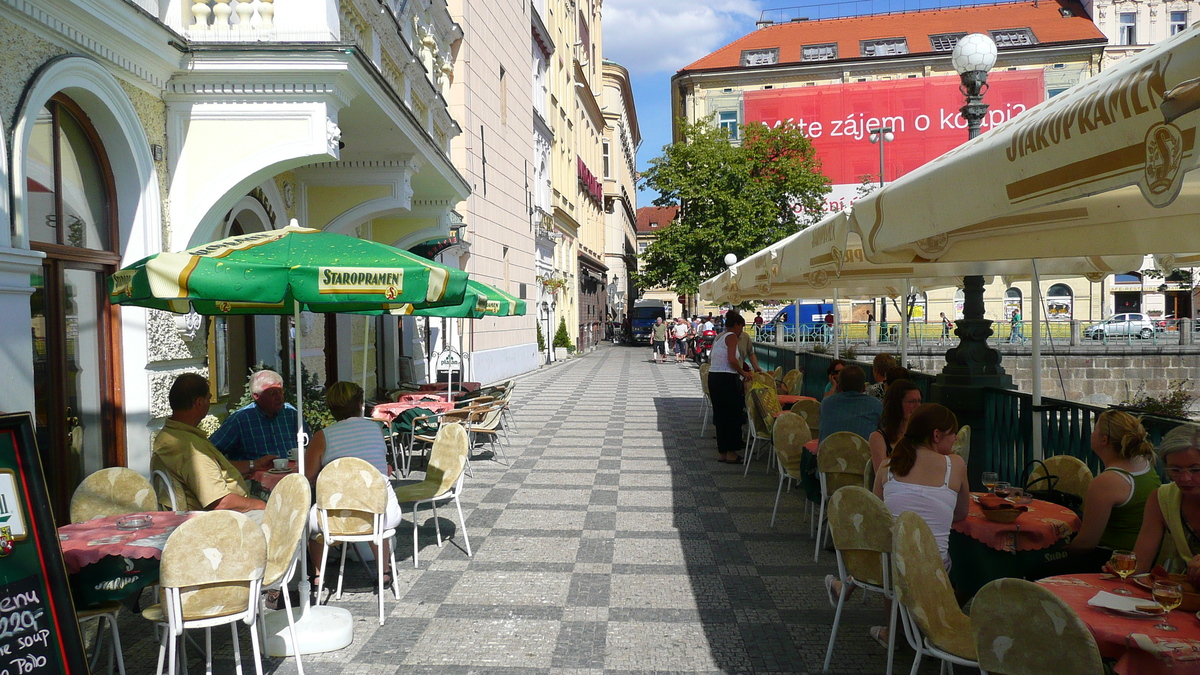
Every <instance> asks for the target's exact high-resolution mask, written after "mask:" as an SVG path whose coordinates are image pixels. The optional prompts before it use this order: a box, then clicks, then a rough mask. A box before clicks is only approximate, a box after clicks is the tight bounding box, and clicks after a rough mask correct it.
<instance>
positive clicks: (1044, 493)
mask: <svg viewBox="0 0 1200 675" xmlns="http://www.w3.org/2000/svg"><path fill="white" fill-rule="evenodd" d="M1036 465H1040V466H1041V467H1042V471H1044V472H1045V475H1044V476H1039V477H1037V478H1035V479H1033V481H1032V482H1030V480H1029V476H1030V474H1031V473H1032V472H1033V467H1034V466H1036ZM1021 482H1022V484H1024V485H1025V492H1026V494H1028V495H1029V496H1031V497H1033V498H1034V499H1041V500H1042V501H1047V502H1052V503H1054V504H1058V505H1059V506H1065V507H1067V508H1068V509H1071V510H1072V511H1074V512H1075V513H1077V514H1080V515H1081V516H1082V510H1083V497H1080V496H1079V495H1076V494H1071V493H1070V492H1063V491H1062V490H1059V489H1057V486H1058V476H1056V475H1054V474H1052V473H1050V469H1049V468H1048V467H1047V466H1046V463H1045V462H1043V461H1042V460H1040V459H1035V460H1033V461H1031V462H1029V463H1028V464H1026V465H1025V471H1024V472H1023V473H1022V474H1021ZM1042 483H1044V484H1045V486H1044V487H1035V486H1038V485H1040V484H1042Z"/></svg>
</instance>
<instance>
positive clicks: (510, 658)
mask: <svg viewBox="0 0 1200 675" xmlns="http://www.w3.org/2000/svg"><path fill="white" fill-rule="evenodd" d="M649 354H650V351H649V349H644V348H628V347H607V346H606V347H602V348H600V349H599V350H597V351H596V352H594V353H593V354H591V355H589V356H587V357H585V358H579V359H573V360H570V361H568V362H566V363H563V364H557V365H554V366H551V367H547V368H543V369H542V370H540V371H538V372H536V373H534V374H531V375H529V376H526V377H523V378H521V379H519V380H517V385H516V390H515V393H514V396H513V398H514V405H513V408H514V409H515V411H516V419H517V424H518V428H517V430H515V431H514V432H513V433H512V434H511V436H512V445H511V448H510V450H509V453H508V457H509V460H510V461H511V465H510V466H508V467H505V466H503V465H502V464H500V463H498V462H495V461H491V458H490V453H489V452H488V451H486V450H477V454H476V455H475V460H474V462H473V467H474V477H473V478H468V479H467V482H466V486H465V493H464V504H463V508H464V510H465V512H466V513H467V530H468V533H469V534H470V538H471V545H472V547H473V551H474V554H475V555H474V557H467V554H466V552H465V551H464V550H463V549H462V548H460V547H461V545H462V536H461V532H459V529H460V528H458V527H457V526H456V525H455V518H454V516H456V515H457V514H455V513H454V510H453V509H443V510H441V511H440V514H441V517H442V518H441V521H440V522H441V526H442V532H443V533H449V534H450V541H449V542H448V543H447V544H446V545H445V546H444V547H442V548H441V549H439V548H438V547H437V545H436V542H435V540H434V527H433V525H434V523H433V520H432V516H431V515H429V512H428V511H422V512H421V526H420V530H419V534H420V545H421V553H420V563H421V564H420V567H419V568H418V569H413V567H412V558H411V556H412V549H411V544H410V543H409V542H411V540H412V539H411V529H409V527H410V526H408V525H406V524H404V523H402V524H401V526H400V528H399V531H398V537H399V542H400V543H399V545H398V547H397V554H398V558H399V566H400V572H399V579H398V580H397V581H398V583H399V585H400V595H401V599H400V600H399V601H397V600H396V599H395V596H393V595H391V594H389V595H388V597H387V599H386V610H387V615H388V616H387V623H386V624H385V625H384V626H380V625H379V623H378V620H377V616H378V615H377V612H378V609H377V602H378V601H377V599H376V596H375V594H374V591H373V583H372V581H371V580H370V578H369V577H368V575H367V573H366V572H365V571H364V569H363V567H362V566H361V565H357V564H352V563H348V564H347V581H346V587H347V592H346V593H345V595H343V598H342V600H340V601H331V603H332V604H335V605H338V606H341V607H345V608H347V609H349V610H350V611H351V613H352V614H353V615H354V617H355V618H356V623H355V635H354V643H353V644H352V645H350V646H349V647H348V648H346V649H344V650H341V651H337V652H332V653H328V654H314V655H310V656H305V657H304V667H305V671H306V672H307V673H310V674H326V673H328V674H334V673H339V674H346V675H350V674H353V675H375V674H383V673H389V674H390V673H439V674H440V673H480V674H483V673H493V674H510V673H511V674H515V673H545V674H547V675H560V674H561V675H618V674H624V673H668V672H670V673H817V672H820V670H821V663H822V661H823V659H824V655H825V645H826V642H827V641H828V639H829V626H830V624H831V622H832V619H833V610H832V609H830V607H829V604H828V602H827V601H826V599H825V594H824V587H823V585H822V579H823V578H824V576H825V575H826V574H828V573H831V572H835V571H836V570H835V567H836V565H835V563H834V555H833V554H832V553H822V555H821V562H820V563H819V564H814V563H813V562H812V551H813V541H812V538H811V537H810V536H809V534H808V524H807V521H806V520H805V518H804V517H803V508H802V504H801V501H800V499H799V498H798V493H797V492H792V493H790V494H788V493H785V494H784V498H783V500H782V503H781V504H780V508H779V518H778V520H777V521H776V525H775V527H774V528H770V527H768V523H769V521H770V517H771V507H772V505H773V503H774V499H775V490H776V485H777V479H776V478H775V477H774V476H767V475H765V474H764V469H765V465H764V463H763V462H761V461H759V462H756V463H755V464H753V465H751V473H750V475H749V477H746V478H743V476H742V467H741V466H736V467H735V466H730V465H725V464H721V463H719V462H717V461H716V459H715V457H716V444H715V441H714V440H713V438H712V434H713V432H712V429H711V427H710V428H709V430H708V434H707V437H704V438H701V437H700V435H699V428H700V424H699V422H700V400H701V398H700V384H699V378H698V372H697V369H696V367H695V366H694V365H692V364H687V365H676V364H674V363H669V364H662V365H657V364H654V363H651V362H650V361H649V358H648V357H649ZM405 522H406V523H408V522H411V521H409V520H408V516H407V515H406V521H405ZM331 578H332V575H331ZM877 597H878V596H873V597H872V599H870V600H869V601H867V602H865V603H863V602H860V601H859V600H858V599H855V601H853V602H852V603H850V604H849V605H847V609H846V611H845V612H844V614H843V618H842V629H841V630H840V631H839V632H840V635H839V639H838V644H837V649H836V651H835V653H834V661H833V672H842V673H883V672H884V670H885V657H886V655H885V652H884V650H883V649H882V648H881V647H879V646H878V645H877V644H875V642H874V641H873V640H871V638H870V637H869V636H868V635H867V630H868V627H869V626H871V625H873V624H879V623H883V621H884V619H883V610H882V604H881V603H880V602H879V601H878V600H876V599H875V598H877ZM122 617H123V618H122V620H121V624H120V625H121V639H122V642H123V643H124V647H125V653H126V663H127V666H128V672H129V673H131V674H136V673H152V672H154V668H155V664H156V660H157V654H158V647H157V642H156V641H155V637H154V634H153V631H152V630H151V629H150V626H149V624H148V622H147V621H145V620H143V619H141V618H140V617H137V616H133V615H131V614H129V613H123V614H122ZM248 637H249V636H248V635H247V634H246V632H245V628H244V627H243V629H242V640H241V645H242V651H243V654H245V655H246V656H247V657H248V656H249V639H248ZM197 640H198V641H199V643H200V644H203V636H201V635H197ZM901 642H903V640H901ZM213 643H214V650H215V651H216V652H217V659H218V662H217V670H218V672H232V671H233V669H232V651H231V650H232V647H231V641H230V639H229V632H228V630H227V629H224V628H222V629H217V630H215V631H214V634H213ZM190 652H191V655H192V660H191V667H192V669H193V672H203V670H202V668H203V665H202V663H201V662H200V655H198V654H197V653H196V650H194V649H192V650H190ZM912 658H913V653H912V651H911V650H909V649H908V648H907V647H902V648H898V650H897V661H896V672H898V673H899V672H907V671H908V669H909V668H910V667H911V663H912ZM247 665H249V664H248V663H247ZM263 665H264V671H265V672H269V673H294V672H296V667H295V663H294V661H293V660H291V659H271V658H266V659H264V664H263ZM959 670H960V671H961V670H963V669H959ZM935 671H936V665H935V664H933V663H929V662H928V661H927V662H926V664H924V668H923V669H922V672H930V673H932V672H935ZM248 672H253V671H252V670H251V671H248Z"/></svg>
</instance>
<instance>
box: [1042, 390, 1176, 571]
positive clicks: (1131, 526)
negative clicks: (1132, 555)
mask: <svg viewBox="0 0 1200 675" xmlns="http://www.w3.org/2000/svg"><path fill="white" fill-rule="evenodd" d="M1091 443H1092V452H1093V453H1095V454H1096V456H1097V457H1099V458H1100V462H1101V463H1103V464H1104V471H1101V472H1100V475H1098V476H1096V477H1095V478H1094V479H1092V483H1091V485H1089V486H1088V491H1087V495H1086V496H1085V497H1084V501H1083V504H1084V508H1083V525H1082V526H1081V527H1080V528H1079V533H1078V534H1076V535H1075V538H1074V539H1072V540H1071V543H1069V544H1067V553H1068V555H1067V557H1066V558H1063V559H1061V560H1056V561H1054V562H1051V563H1047V564H1045V565H1042V566H1040V567H1038V568H1037V569H1035V570H1033V572H1032V573H1031V574H1030V575H1029V578H1030V579H1032V580H1037V579H1041V578H1044V577H1048V576H1057V575H1059V574H1086V573H1093V572H1099V571H1100V569H1101V568H1102V567H1104V564H1105V563H1106V562H1108V560H1109V558H1111V557H1112V552H1113V551H1129V550H1133V547H1134V544H1136V543H1137V540H1138V532H1140V531H1141V529H1142V516H1143V513H1144V511H1145V509H1146V502H1147V500H1149V499H1150V495H1151V494H1153V493H1154V491H1155V490H1157V489H1158V487H1159V485H1161V484H1162V481H1160V480H1159V479H1158V473H1157V472H1156V471H1155V470H1154V446H1153V445H1151V444H1150V440H1149V438H1148V437H1147V436H1146V429H1145V428H1143V427H1142V423H1141V422H1140V421H1139V420H1138V418H1136V417H1134V416H1133V415H1130V414H1129V413H1127V412H1123V411H1120V410H1107V411H1105V412H1103V413H1101V414H1100V416H1099V417H1097V418H1096V426H1095V427H1094V428H1093V429H1092V439H1091Z"/></svg>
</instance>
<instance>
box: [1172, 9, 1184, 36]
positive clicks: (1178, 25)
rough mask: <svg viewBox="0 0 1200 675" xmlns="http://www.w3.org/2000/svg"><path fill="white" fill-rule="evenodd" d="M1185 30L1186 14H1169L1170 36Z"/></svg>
mask: <svg viewBox="0 0 1200 675" xmlns="http://www.w3.org/2000/svg"><path fill="white" fill-rule="evenodd" d="M1185 30H1187V12H1171V35H1174V34H1176V33H1182V32H1183V31H1185Z"/></svg>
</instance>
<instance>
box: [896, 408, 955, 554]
mask: <svg viewBox="0 0 1200 675" xmlns="http://www.w3.org/2000/svg"><path fill="white" fill-rule="evenodd" d="M956 438H958V420H957V419H956V418H955V417H954V413H952V412H950V410H949V409H947V408H946V407H945V406H941V405H938V404H936V403H926V404H924V405H922V406H920V407H919V408H917V409H916V411H915V412H914V413H913V416H912V419H910V420H909V422H908V427H907V428H906V429H905V432H904V436H903V437H901V439H900V440H899V441H898V442H897V443H896V445H895V447H893V448H892V453H891V455H889V457H888V459H887V461H885V462H884V463H883V465H882V466H880V467H879V473H878V474H877V475H876V477H875V494H876V495H878V496H879V497H880V498H881V499H883V503H884V504H886V505H887V507H888V510H889V511H891V512H892V515H893V516H899V515H900V514H901V513H903V512H905V511H912V512H913V513H916V514H917V515H919V516H921V519H922V520H924V521H925V523H926V524H927V525H929V529H930V530H932V531H933V538H934V540H935V541H937V545H938V551H939V552H940V553H941V554H942V563H943V564H944V565H945V566H946V569H947V570H948V569H950V557H949V555H948V554H947V553H946V548H947V545H948V544H949V542H950V527H951V526H952V525H953V524H954V523H955V522H958V521H960V520H962V519H963V518H966V517H967V511H968V509H969V506H970V499H971V490H970V487H969V485H968V483H967V465H966V462H964V461H963V459H962V457H959V456H958V455H956V454H954V449H953V448H954V441H955V439H956Z"/></svg>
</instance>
